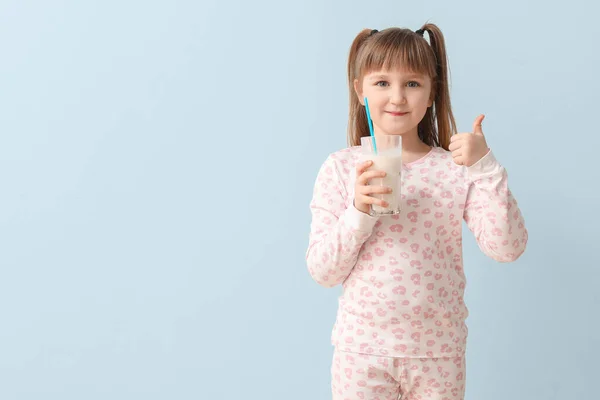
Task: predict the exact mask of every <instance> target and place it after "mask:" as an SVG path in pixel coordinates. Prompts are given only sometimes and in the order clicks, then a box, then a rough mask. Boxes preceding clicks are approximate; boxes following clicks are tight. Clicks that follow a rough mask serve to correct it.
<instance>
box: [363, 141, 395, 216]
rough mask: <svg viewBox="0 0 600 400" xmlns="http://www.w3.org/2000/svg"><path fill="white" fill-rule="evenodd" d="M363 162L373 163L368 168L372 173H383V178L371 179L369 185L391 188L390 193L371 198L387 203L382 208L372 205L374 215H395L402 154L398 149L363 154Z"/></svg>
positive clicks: (375, 195) (377, 194)
mask: <svg viewBox="0 0 600 400" xmlns="http://www.w3.org/2000/svg"><path fill="white" fill-rule="evenodd" d="M362 157H363V158H364V159H365V160H371V161H373V165H372V166H371V167H370V168H369V170H372V171H385V172H386V176H385V177H383V178H373V179H371V180H370V181H369V185H373V186H375V185H377V186H387V187H390V188H392V193H386V194H381V193H375V194H371V196H373V197H375V198H378V199H382V200H384V201H386V202H387V203H388V207H382V206H380V205H378V204H373V205H372V210H373V211H374V212H375V214H397V213H399V212H400V186H401V172H402V153H401V151H399V149H390V150H384V151H380V152H378V153H377V155H375V154H363V155H362Z"/></svg>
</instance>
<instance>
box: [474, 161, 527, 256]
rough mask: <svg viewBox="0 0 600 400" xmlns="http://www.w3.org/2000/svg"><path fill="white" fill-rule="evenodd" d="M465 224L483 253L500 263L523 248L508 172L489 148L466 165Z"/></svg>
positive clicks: (522, 228)
mask: <svg viewBox="0 0 600 400" xmlns="http://www.w3.org/2000/svg"><path fill="white" fill-rule="evenodd" d="M467 177H468V180H469V190H468V193H467V200H466V204H465V210H464V219H465V222H466V223H467V226H468V227H469V229H470V230H471V232H473V234H474V235H475V238H476V239H477V244H478V245H479V247H480V248H481V250H482V251H483V253H484V254H486V255H487V256H489V257H491V258H493V259H494V260H496V261H499V262H511V261H515V260H516V259H517V258H519V256H520V255H521V254H523V252H524V251H525V246H526V245H527V229H526V228H525V221H524V219H523V216H522V215H521V210H520V209H519V206H518V205H517V200H516V199H515V198H514V197H513V195H512V193H511V191H510V189H509V188H508V175H507V173H506V170H505V169H504V167H502V166H501V165H500V163H498V161H497V160H496V158H495V157H494V155H493V154H492V152H491V151H489V152H488V153H487V155H485V156H484V157H483V158H482V159H481V160H479V161H478V162H477V163H475V164H473V165H472V166H470V167H467Z"/></svg>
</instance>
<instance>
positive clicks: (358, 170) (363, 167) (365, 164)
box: [356, 160, 373, 177]
mask: <svg viewBox="0 0 600 400" xmlns="http://www.w3.org/2000/svg"><path fill="white" fill-rule="evenodd" d="M372 164H373V161H371V160H367V161H365V162H363V163H360V164H358V165H357V166H356V177H359V176H360V175H361V174H363V173H364V172H365V170H366V169H367V168H369V167H370V166H371V165H372Z"/></svg>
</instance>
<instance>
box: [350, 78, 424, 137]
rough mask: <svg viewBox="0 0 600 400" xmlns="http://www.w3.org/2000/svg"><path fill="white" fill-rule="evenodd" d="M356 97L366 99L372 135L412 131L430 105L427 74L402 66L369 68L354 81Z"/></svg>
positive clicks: (409, 133)
mask: <svg viewBox="0 0 600 400" xmlns="http://www.w3.org/2000/svg"><path fill="white" fill-rule="evenodd" d="M354 89H355V91H356V94H357V95H358V97H359V101H360V102H361V104H363V105H364V98H365V97H366V98H367V99H368V101H369V111H370V113H371V119H372V120H373V130H374V132H375V134H376V135H403V136H404V135H415V136H417V126H418V124H419V122H421V120H422V119H423V117H424V116H425V112H426V111H427V108H428V107H431V105H432V104H433V101H432V99H431V78H429V77H428V76H426V75H421V74H414V73H410V72H407V71H403V70H395V71H372V72H370V73H368V74H367V75H365V76H364V77H363V80H362V82H359V81H358V80H355V81H354Z"/></svg>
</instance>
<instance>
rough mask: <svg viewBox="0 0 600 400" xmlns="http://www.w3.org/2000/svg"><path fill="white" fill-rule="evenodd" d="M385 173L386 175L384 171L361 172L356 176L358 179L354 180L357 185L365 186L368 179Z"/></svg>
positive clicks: (379, 176)
mask: <svg viewBox="0 0 600 400" xmlns="http://www.w3.org/2000/svg"><path fill="white" fill-rule="evenodd" d="M385 175H386V173H385V171H367V172H363V173H362V174H361V175H360V176H359V177H358V179H357V180H356V182H357V183H358V184H359V185H362V186H366V185H367V182H368V181H369V179H373V178H383V177H384V176H385Z"/></svg>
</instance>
